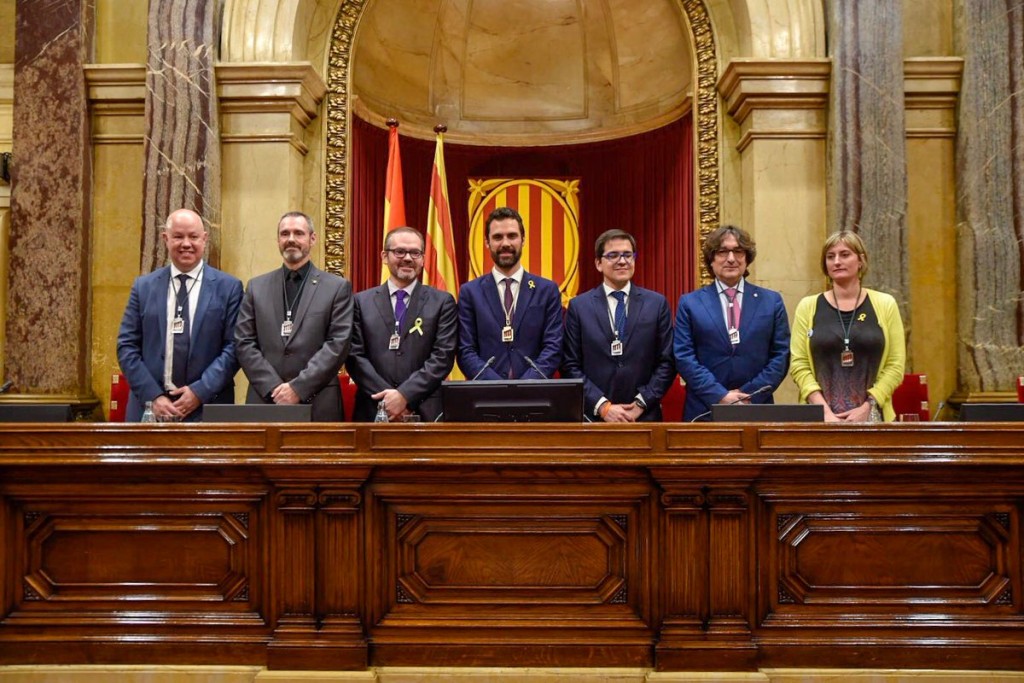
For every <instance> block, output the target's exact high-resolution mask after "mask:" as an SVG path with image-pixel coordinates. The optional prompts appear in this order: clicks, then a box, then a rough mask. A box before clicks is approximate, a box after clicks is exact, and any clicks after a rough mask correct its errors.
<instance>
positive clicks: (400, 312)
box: [395, 289, 409, 327]
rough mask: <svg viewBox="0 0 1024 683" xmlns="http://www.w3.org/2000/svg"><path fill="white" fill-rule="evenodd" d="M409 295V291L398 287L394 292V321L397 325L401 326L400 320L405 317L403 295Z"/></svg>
mask: <svg viewBox="0 0 1024 683" xmlns="http://www.w3.org/2000/svg"><path fill="white" fill-rule="evenodd" d="M407 296H409V293H408V292H406V291H405V290H404V289H399V290H398V291H397V292H395V322H396V323H398V326H399V327H401V326H402V320H403V319H404V318H405V297H407Z"/></svg>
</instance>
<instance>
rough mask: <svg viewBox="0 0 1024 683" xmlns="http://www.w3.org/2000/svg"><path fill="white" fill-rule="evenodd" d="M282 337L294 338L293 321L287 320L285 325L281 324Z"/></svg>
mask: <svg viewBox="0 0 1024 683" xmlns="http://www.w3.org/2000/svg"><path fill="white" fill-rule="evenodd" d="M281 336H282V337H290V336H292V321H291V320H285V321H284V322H283V323H281Z"/></svg>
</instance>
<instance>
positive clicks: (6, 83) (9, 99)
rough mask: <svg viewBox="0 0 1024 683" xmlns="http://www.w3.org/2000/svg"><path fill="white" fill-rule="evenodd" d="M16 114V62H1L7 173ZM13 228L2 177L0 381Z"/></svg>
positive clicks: (0, 131)
mask: <svg viewBox="0 0 1024 683" xmlns="http://www.w3.org/2000/svg"><path fill="white" fill-rule="evenodd" d="M13 116H14V65H13V64H0V155H2V158H0V167H2V168H3V171H4V172H5V173H6V168H7V167H6V164H7V162H8V160H9V159H10V154H11V141H12V138H11V124H12V119H13ZM10 231H11V184H10V183H9V182H8V181H7V180H6V179H5V178H4V177H0V382H2V381H3V378H4V377H6V376H7V372H6V367H5V366H6V363H5V361H4V359H5V358H6V354H5V353H4V347H5V339H6V336H7V334H6V329H7V275H8V268H7V256H8V253H7V239H8V236H9V234H10Z"/></svg>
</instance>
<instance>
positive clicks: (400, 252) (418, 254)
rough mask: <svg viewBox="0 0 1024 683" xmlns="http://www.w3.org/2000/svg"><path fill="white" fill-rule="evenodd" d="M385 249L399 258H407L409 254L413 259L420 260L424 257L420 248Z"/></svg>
mask: <svg viewBox="0 0 1024 683" xmlns="http://www.w3.org/2000/svg"><path fill="white" fill-rule="evenodd" d="M384 251H390V252H391V253H392V254H394V255H395V256H397V257H398V258H405V257H406V256H408V257H409V258H411V259H413V260H419V259H421V258H423V252H422V251H420V250H419V249H385V250H384Z"/></svg>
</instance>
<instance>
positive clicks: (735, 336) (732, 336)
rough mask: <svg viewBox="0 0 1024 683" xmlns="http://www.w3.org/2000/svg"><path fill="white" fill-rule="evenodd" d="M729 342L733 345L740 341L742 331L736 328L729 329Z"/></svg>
mask: <svg viewBox="0 0 1024 683" xmlns="http://www.w3.org/2000/svg"><path fill="white" fill-rule="evenodd" d="M729 343H730V344H732V345H733V346H736V345H737V344H739V343H740V331H739V330H737V329H736V328H733V329H731V330H729Z"/></svg>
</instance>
